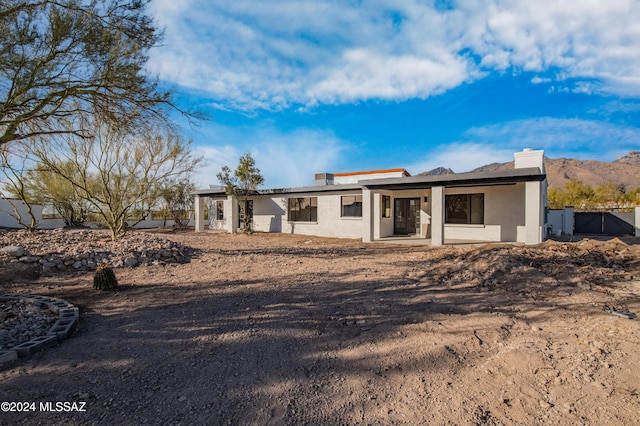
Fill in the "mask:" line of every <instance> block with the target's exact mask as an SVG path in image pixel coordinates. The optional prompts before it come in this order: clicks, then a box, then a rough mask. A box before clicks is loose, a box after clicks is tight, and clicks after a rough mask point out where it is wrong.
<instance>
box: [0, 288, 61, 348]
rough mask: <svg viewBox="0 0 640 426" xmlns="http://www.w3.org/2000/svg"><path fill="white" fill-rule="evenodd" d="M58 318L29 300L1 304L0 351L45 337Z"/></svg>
mask: <svg viewBox="0 0 640 426" xmlns="http://www.w3.org/2000/svg"><path fill="white" fill-rule="evenodd" d="M56 319H58V316H57V315H56V314H55V313H53V312H51V311H50V310H49V309H47V308H46V307H45V308H43V307H41V306H40V304H39V303H35V302H34V301H31V300H29V299H19V300H6V301H1V302H0V351H3V350H6V349H11V348H13V347H14V346H18V345H20V344H21V343H24V342H27V341H29V340H31V339H32V338H34V337H37V336H42V335H45V334H47V333H48V332H49V329H50V328H51V326H52V325H53V323H54V322H55V321H56Z"/></svg>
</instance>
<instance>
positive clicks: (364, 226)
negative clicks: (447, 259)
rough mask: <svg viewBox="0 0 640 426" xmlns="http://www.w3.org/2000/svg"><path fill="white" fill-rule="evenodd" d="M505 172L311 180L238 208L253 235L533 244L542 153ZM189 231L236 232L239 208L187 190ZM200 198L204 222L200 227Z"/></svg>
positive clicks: (220, 193)
mask: <svg viewBox="0 0 640 426" xmlns="http://www.w3.org/2000/svg"><path fill="white" fill-rule="evenodd" d="M514 157H515V167H514V169H513V170H506V171H494V172H483V173H457V174H448V175H431V176H411V175H410V174H409V173H407V172H406V171H405V170H404V169H389V170H373V171H367V172H354V173H337V174H330V173H322V174H317V175H315V181H314V185H313V186H307V187H300V188H286V189H267V190H260V191H258V192H257V193H256V194H254V195H252V196H251V197H249V201H248V202H247V205H246V206H245V208H246V209H249V210H252V211H253V229H254V230H256V231H259V232H283V233H292V234H303V235H313V236H322V237H341V238H358V239H362V241H364V242H371V241H377V240H384V239H385V238H389V237H397V236H408V237H409V236H410V237H413V238H422V239H427V240H430V243H431V245H442V244H445V243H447V242H448V241H455V240H465V241H487V242H494V241H495V242H500V241H503V242H522V243H525V244H539V243H541V242H542V241H543V240H544V238H545V237H546V235H545V232H546V230H545V229H546V227H545V217H546V202H547V201H546V200H547V180H546V174H545V169H544V152H543V151H539V150H531V149H525V150H523V151H522V152H517V153H515V154H514ZM194 195H195V206H196V207H195V210H196V211H195V216H196V224H195V228H196V232H202V231H204V230H205V228H209V229H218V230H226V231H227V232H230V233H235V232H237V230H238V229H240V228H241V227H242V226H243V223H242V219H243V218H242V217H241V214H240V213H241V209H239V207H238V202H237V200H236V199H234V198H233V197H230V196H227V195H226V194H225V191H224V189H223V188H210V189H203V190H198V191H195V192H194ZM205 200H209V219H208V220H207V221H206V222H205V216H204V212H205Z"/></svg>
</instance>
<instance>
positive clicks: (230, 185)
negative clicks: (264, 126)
mask: <svg viewBox="0 0 640 426" xmlns="http://www.w3.org/2000/svg"><path fill="white" fill-rule="evenodd" d="M216 177H217V178H218V180H219V181H220V183H222V185H223V186H224V187H225V189H226V192H227V195H233V196H234V197H235V198H236V199H237V200H238V204H239V208H240V213H241V214H242V215H244V218H245V219H244V229H245V232H251V231H252V230H253V228H252V225H253V211H252V209H250V208H248V204H249V203H248V201H249V197H250V196H251V195H254V194H255V193H256V191H257V189H258V187H259V186H260V185H262V184H263V183H264V177H262V174H261V173H260V169H258V168H257V167H256V162H255V160H254V159H253V157H251V154H248V153H247V154H244V155H243V156H242V157H240V161H239V163H238V166H237V167H236V169H235V170H234V171H233V174H232V172H231V169H230V168H229V167H227V166H224V167H222V171H221V172H220V173H218V174H217V175H216Z"/></svg>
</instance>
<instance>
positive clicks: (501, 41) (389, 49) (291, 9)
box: [150, 0, 640, 110]
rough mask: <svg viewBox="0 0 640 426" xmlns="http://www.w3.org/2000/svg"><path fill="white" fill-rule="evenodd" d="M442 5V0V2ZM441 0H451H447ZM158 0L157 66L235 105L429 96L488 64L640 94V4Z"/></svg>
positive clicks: (587, 87)
mask: <svg viewBox="0 0 640 426" xmlns="http://www.w3.org/2000/svg"><path fill="white" fill-rule="evenodd" d="M436 3H438V2H436ZM438 4H439V3H438ZM452 5H453V6H452V7H446V8H443V7H436V6H433V5H427V4H424V2H422V1H418V0H403V1H397V0H393V1H392V0H377V1H372V2H366V4H363V3H360V2H351V1H346V0H343V1H328V0H308V1H305V2H298V1H293V0H271V1H269V2H264V1H261V0H235V1H233V2H229V1H224V0H216V1H208V0H183V1H180V2H176V1H175V0H155V1H154V2H152V3H151V7H152V11H153V13H154V16H155V17H156V19H157V21H158V23H159V25H161V26H162V27H164V28H165V29H166V38H165V46H164V47H161V48H158V49H155V50H154V51H153V52H152V56H151V61H150V67H151V70H152V71H153V72H155V73H157V74H158V75H159V76H160V77H161V78H162V79H164V80H166V81H170V82H174V83H176V84H178V85H180V86H182V87H184V88H188V89H191V90H194V91H198V92H200V93H202V94H204V95H206V96H208V97H210V98H211V99H212V100H214V101H215V102H216V104H218V105H220V106H223V107H231V108H243V109H248V110H250V109H256V108H265V109H280V108H286V107H290V106H296V107H299V106H313V105H315V104H317V103H325V104H340V103H350V102H357V101H360V100H367V99H386V100H404V99H410V98H426V97H429V96H432V95H434V94H438V93H442V92H443V91H446V90H448V89H451V88H453V87H456V86H459V85H460V84H462V83H463V82H470V81H473V80H475V79H478V78H481V77H482V76H483V75H485V74H486V73H490V72H503V71H506V70H512V71H514V72H519V71H534V72H536V73H537V74H538V77H536V78H537V79H539V80H536V81H533V82H534V83H536V82H546V81H548V80H549V79H553V80H560V81H561V80H564V79H567V78H572V79H578V80H581V79H585V80H586V81H587V82H588V83H585V84H578V85H576V86H575V87H576V90H581V91H582V92H585V93H586V92H588V91H590V92H602V91H604V92H611V93H616V94H621V95H624V96H637V95H639V94H640V77H639V76H638V73H637V70H638V69H640V26H638V25H637V22H638V21H639V20H640V2H637V1H634V0H596V1H590V2H569V1H557V0H547V1H542V0H541V1H536V2H523V1H519V0H511V1H509V0H473V1H471V0H463V1H459V2H455V3H452Z"/></svg>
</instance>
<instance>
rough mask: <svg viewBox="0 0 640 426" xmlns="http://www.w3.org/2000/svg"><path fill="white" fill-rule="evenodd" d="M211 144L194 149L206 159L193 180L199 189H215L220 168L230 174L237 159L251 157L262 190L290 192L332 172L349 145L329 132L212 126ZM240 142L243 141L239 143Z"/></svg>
mask: <svg viewBox="0 0 640 426" xmlns="http://www.w3.org/2000/svg"><path fill="white" fill-rule="evenodd" d="M212 127H213V128H214V130H213V131H211V132H210V133H209V140H210V141H211V142H210V143H209V144H208V145H206V146H197V147H196V153H197V154H199V155H202V156H203V157H204V159H205V166H204V167H202V168H200V169H199V171H198V173H197V175H196V176H195V180H196V183H197V186H198V187H201V188H206V187H207V186H208V185H218V184H219V182H218V180H217V178H216V174H217V173H218V172H220V170H221V169H222V167H223V166H229V168H231V169H232V170H234V169H235V167H236V166H237V164H238V160H239V158H240V156H242V155H243V154H245V153H250V154H251V155H252V157H253V158H254V160H256V166H257V167H258V168H259V169H260V172H261V173H262V175H263V176H264V178H265V184H264V187H265V188H289V187H298V186H304V185H310V184H311V183H312V181H313V175H314V174H315V173H321V172H326V171H331V170H333V167H335V165H336V164H339V163H340V161H341V160H340V159H341V156H342V154H343V153H344V152H346V151H348V150H349V149H350V148H349V144H348V143H347V142H345V141H342V140H340V139H338V138H337V137H335V136H333V135H332V134H330V133H328V132H323V131H317V130H312V129H301V130H297V131H294V132H289V133H284V132H280V131H277V130H275V129H269V128H254V129H250V130H248V131H247V130H246V129H244V130H242V129H233V128H229V127H224V126H212ZM241 139H242V140H241Z"/></svg>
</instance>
